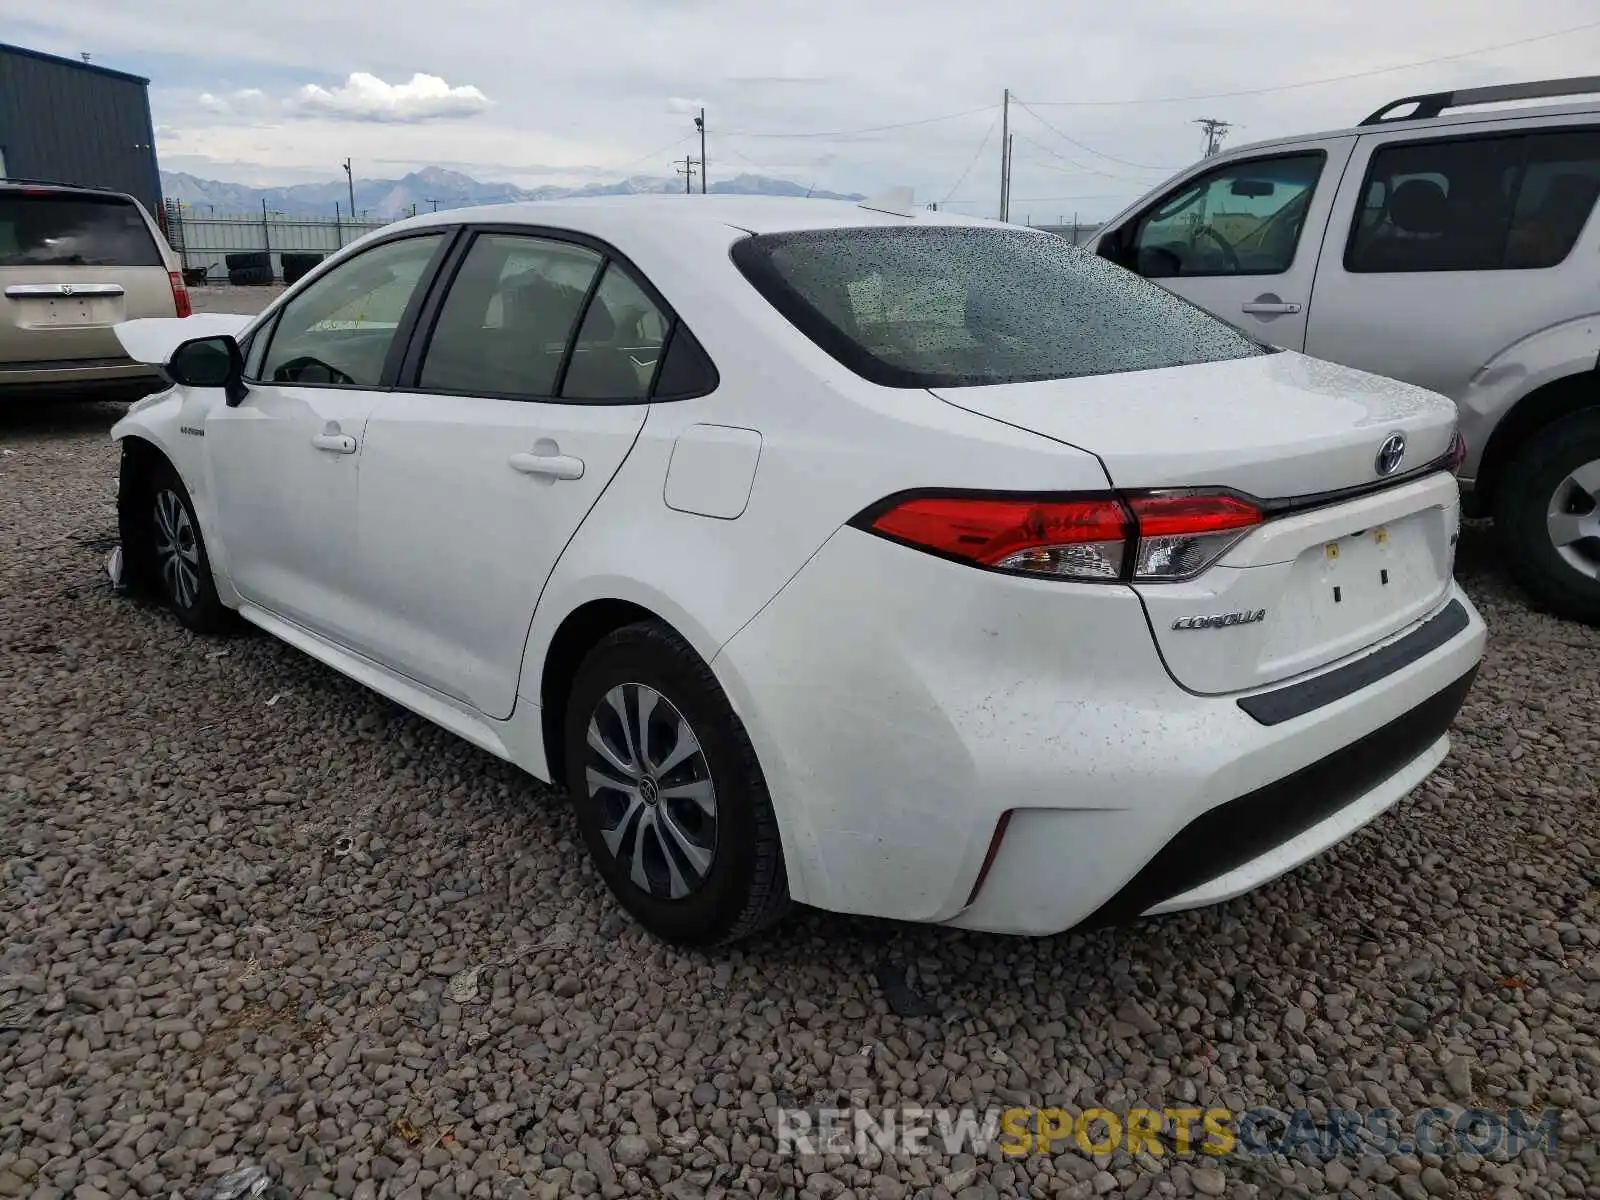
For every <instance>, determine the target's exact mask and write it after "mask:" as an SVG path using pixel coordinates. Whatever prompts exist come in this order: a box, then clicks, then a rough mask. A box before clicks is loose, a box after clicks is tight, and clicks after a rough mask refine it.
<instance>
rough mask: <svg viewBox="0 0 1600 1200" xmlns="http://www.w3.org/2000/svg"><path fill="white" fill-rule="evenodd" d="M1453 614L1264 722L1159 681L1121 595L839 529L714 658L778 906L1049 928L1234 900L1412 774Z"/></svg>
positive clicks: (1453, 665)
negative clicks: (1307, 703) (737, 724)
mask: <svg viewBox="0 0 1600 1200" xmlns="http://www.w3.org/2000/svg"><path fill="white" fill-rule="evenodd" d="M1451 605H1459V608H1460V611H1461V612H1462V613H1463V615H1464V617H1465V622H1464V624H1461V625H1459V626H1458V627H1457V628H1456V629H1455V631H1454V632H1453V633H1451V634H1450V635H1449V636H1448V637H1446V638H1445V639H1444V640H1442V641H1440V642H1438V643H1437V644H1435V645H1432V646H1431V647H1428V648H1425V649H1424V652H1423V653H1420V654H1418V655H1416V656H1412V657H1407V658H1406V660H1405V661H1403V662H1401V663H1400V665H1398V666H1396V667H1394V669H1392V670H1389V671H1387V672H1386V673H1383V674H1381V675H1380V676H1379V677H1377V678H1374V679H1372V680H1371V681H1370V682H1367V683H1366V684H1365V685H1364V686H1361V687H1360V688H1358V689H1356V690H1354V691H1347V690H1343V689H1342V688H1335V689H1333V691H1332V692H1331V693H1330V695H1332V698H1331V699H1323V700H1322V701H1321V702H1319V703H1318V705H1317V706H1316V707H1315V708H1313V709H1311V710H1309V711H1303V712H1301V713H1299V714H1298V715H1292V716H1287V717H1285V718H1283V719H1281V720H1277V721H1275V722H1274V723H1270V724H1266V723H1263V722H1262V721H1260V720H1259V719H1257V718H1256V717H1254V716H1252V715H1251V714H1250V713H1248V712H1247V711H1245V709H1243V708H1242V707H1241V706H1240V704H1239V700H1240V696H1238V695H1230V696H1197V695H1194V694H1192V693H1190V692H1187V691H1185V690H1183V689H1182V688H1180V687H1178V686H1177V685H1176V684H1175V683H1174V682H1173V681H1172V679H1171V677H1170V676H1169V675H1168V674H1167V672H1166V669H1165V668H1164V666H1163V665H1162V663H1161V660H1160V658H1159V657H1158V655H1157V654H1156V653H1155V648H1154V645H1153V642H1152V640H1151V634H1150V630H1149V627H1148V625H1147V624H1146V622H1145V620H1144V615H1143V610H1142V608H1141V607H1140V605H1139V602H1138V599H1137V597H1135V596H1134V595H1133V593H1132V592H1131V590H1129V589H1125V588H1120V587H1115V586H1111V587H1107V586H1095V585H1074V584H1067V583H1061V582H1057V581H1035V580H1028V579H1021V578H1015V577H1009V576H1000V575H996V574H993V573H989V572H983V571H976V570H972V569H969V568H966V567H961V566H956V565H953V564H951V563H948V562H944V561H941V560H939V559H935V558H933V557H931V556H928V555H924V554H920V553H918V552H916V551H913V550H908V549H904V548H902V547H898V546H891V545H888V544H886V543H884V542H883V541H882V540H881V539H877V538H873V537H871V536H870V535H868V534H864V533H861V532H859V531H856V530H843V531H841V532H840V533H839V534H838V535H836V536H835V537H834V539H832V540H831V541H830V542H829V543H828V545H827V546H825V547H824V548H823V549H822V550H821V551H819V552H818V554H817V555H816V556H815V557H814V558H813V559H812V560H811V562H810V563H809V564H808V565H807V566H806V568H805V569H804V570H802V571H801V573H800V574H799V575H798V576H797V577H796V578H795V579H794V580H793V581H792V582H791V583H790V585H789V586H788V587H787V588H786V589H784V591H783V592H782V593H780V594H779V595H778V597H776V598H775V599H774V600H773V601H772V602H771V603H770V604H769V605H768V606H767V608H766V609H765V610H763V612H762V613H761V614H760V615H759V616H758V617H757V618H756V619H755V620H754V621H752V622H751V623H750V625H749V626H747V627H746V628H745V629H744V630H742V631H741V632H740V633H739V634H738V635H737V636H736V637H734V638H733V639H732V640H731V641H730V642H729V643H728V645H727V646H726V647H724V649H723V651H722V653H721V654H719V655H718V656H717V657H716V658H715V660H714V661H713V667H714V669H715V670H716V671H717V674H718V677H719V678H720V679H721V680H722V682H723V684H724V686H725V687H726V688H727V690H728V692H729V695H730V697H731V698H732V699H733V701H734V704H735V708H736V709H737V710H738V711H739V713H740V715H741V717H742V718H743V719H744V721H745V724H746V727H747V729H748V730H749V732H750V735H751V739H752V741H753V742H754V744H755V747H756V751H757V754H758V756H759V757H760V760H761V763H762V768H763V771H764V772H765V774H766V777H767V782H768V786H769V789H770V791H771V793H772V796H773V801H774V805H775V807H776V808H777V813H778V818H779V825H780V828H781V830H782V833H783V839H784V852H785V856H786V863H787V866H788V868H789V875H790V880H791V890H792V891H793V893H794V895H795V898H796V899H798V900H801V901H803V902H806V903H809V904H813V905H816V906H818V907H823V908H829V909H835V910H840V911H847V912H857V913H864V914H871V915H875V916H883V917H891V918H896V919H902V920H913V921H932V922H943V923H948V924H951V925H957V926H961V927H964V928H970V929H979V930H987V931H994V932H1005V933H1020V934H1050V933H1056V932H1060V931H1063V930H1066V929H1070V928H1073V927H1075V926H1078V925H1080V924H1083V923H1084V922H1086V921H1119V920H1126V919H1129V918H1132V917H1137V916H1139V915H1141V914H1147V913H1154V912H1160V911H1170V910H1172V909H1176V908H1183V907H1190V906H1193V905H1196V904H1205V903H1210V902H1212V901H1214V900H1221V899H1225V898H1227V897H1228V896H1231V895H1236V894H1238V893H1240V892H1243V891H1247V890H1249V889H1250V888H1253V887H1255V886H1258V885H1259V884H1261V883H1264V882H1266V881H1267V880H1269V879H1271V878H1273V877H1274V876H1276V875H1278V874H1281V873H1282V872H1283V871H1285V870H1288V869H1290V868H1292V867H1293V866H1295V865H1297V864H1298V863H1299V862H1302V861H1304V860H1305V859H1306V858H1309V857H1311V856H1312V855H1314V854H1316V853H1318V852H1320V851H1321V850H1323V849H1325V848H1326V847H1328V846H1330V845H1333V844H1334V843H1336V842H1337V841H1339V840H1341V839H1342V838H1344V837H1345V836H1347V835H1348V834H1349V833H1351V832H1352V831H1353V830H1355V829H1356V828H1359V827H1360V825H1362V824H1364V823H1366V822H1367V821H1369V820H1371V819H1372V818H1373V817H1375V816H1376V815H1377V814H1378V813H1380V812H1382V811H1383V810H1384V809H1386V808H1388V807H1389V806H1391V805H1392V804H1394V803H1395V802H1396V801H1398V800H1399V799H1400V798H1401V797H1402V796H1404V795H1405V794H1406V792H1408V791H1409V790H1411V789H1412V788H1413V787H1415V786H1416V785H1417V784H1418V783H1420V782H1421V781H1422V780H1423V779H1424V778H1425V777H1426V776H1427V774H1428V773H1429V772H1430V771H1431V770H1432V769H1433V768H1434V767H1435V766H1437V764H1438V763H1439V761H1440V760H1441V759H1442V758H1443V757H1444V754H1445V751H1446V749H1447V747H1448V740H1447V738H1446V736H1445V732H1444V731H1445V729H1446V727H1447V726H1448V725H1449V722H1450V719H1451V717H1453V716H1454V714H1455V711H1456V709H1457V708H1458V707H1459V705H1460V703H1461V700H1462V697H1464V696H1465V694H1466V687H1467V685H1468V683H1469V682H1470V679H1471V675H1472V672H1473V671H1474V669H1475V668H1476V666H1477V664H1478V662H1479V660H1480V659H1481V657H1482V654H1483V645H1484V636H1485V635H1484V626H1483V622H1482V620H1481V619H1480V618H1479V616H1478V615H1477V613H1476V612H1475V611H1474V610H1473V608H1472V605H1471V603H1470V602H1469V601H1468V600H1467V599H1466V597H1465V596H1464V595H1463V594H1461V593H1460V591H1459V589H1456V588H1454V587H1452V589H1451V593H1450V595H1449V596H1448V597H1447V598H1446V602H1445V606H1444V607H1445V608H1448V607H1450V606H1451ZM1441 611H1442V610H1441ZM1437 615H1439V614H1438V613H1430V614H1426V615H1425V617H1426V618H1432V617H1435V616H1437ZM1425 624H1426V620H1424V621H1419V622H1417V625H1416V626H1415V627H1413V629H1412V630H1408V631H1405V633H1404V634H1402V635H1400V636H1398V637H1397V638H1395V639H1393V641H1394V642H1395V643H1398V642H1403V641H1405V640H1406V639H1407V637H1411V636H1416V634H1417V632H1418V630H1419V629H1421V628H1422V627H1424V625H1425ZM1371 653H1377V651H1367V652H1364V654H1363V655H1362V656H1356V657H1357V658H1360V657H1365V656H1366V655H1367V654H1371ZM1349 665H1350V664H1349V663H1335V664H1332V665H1331V666H1330V667H1329V668H1328V670H1327V672H1319V673H1317V675H1313V676H1312V679H1315V678H1317V677H1318V675H1321V674H1331V673H1333V672H1336V671H1338V670H1340V669H1341V668H1344V667H1348V666H1349ZM1291 686H1294V685H1291ZM1264 690H1271V689H1264ZM1007 814H1009V816H1008V815H1007ZM1002 817H1005V818H1006V823H1005V826H1004V829H1005V832H1004V836H1003V837H1002V838H1001V839H1000V841H999V843H998V845H997V846H995V847H994V848H993V853H992V857H991V845H992V843H994V841H995V834H996V830H997V829H998V828H1000V827H1001V819H1002ZM1213 826H1214V827H1215V831H1214V832H1213V831H1212V827H1213ZM986 860H988V861H990V866H989V869H988V871H987V873H985V872H984V863H985V861H986ZM980 880H981V886H979V884H980Z"/></svg>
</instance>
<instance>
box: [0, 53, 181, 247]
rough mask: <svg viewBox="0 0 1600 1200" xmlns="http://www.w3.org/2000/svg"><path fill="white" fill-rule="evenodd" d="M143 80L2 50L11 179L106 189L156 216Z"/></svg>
mask: <svg viewBox="0 0 1600 1200" xmlns="http://www.w3.org/2000/svg"><path fill="white" fill-rule="evenodd" d="M148 87H149V80H147V79H141V78H140V77H139V76H137V75H127V74H124V73H123V72H121V71H112V70H109V69H107V68H105V67H97V66H94V65H92V64H89V63H81V62H74V61H73V60H72V59H68V58H57V57H55V56H54V55H51V54H41V53H39V52H38V51H35V50H26V49H23V48H22V47H20V46H8V45H5V44H3V43H0V156H3V157H4V159H5V173H6V175H8V176H10V177H12V178H23V179H48V180H52V181H55V182H58V183H76V184H81V185H84V186H86V187H103V188H112V189H114V190H116V191H119V192H127V193H129V194H130V195H132V196H136V197H137V198H138V199H139V201H140V202H141V203H142V204H143V205H144V206H145V207H146V208H148V209H149V210H150V213H151V215H152V216H154V215H156V214H158V213H159V212H160V209H161V175H160V172H159V171H158V170H157V168H156V149H155V130H154V127H153V126H152V124H151V121H150V96H149V92H148V90H147V89H148Z"/></svg>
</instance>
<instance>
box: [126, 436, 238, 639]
mask: <svg viewBox="0 0 1600 1200" xmlns="http://www.w3.org/2000/svg"><path fill="white" fill-rule="evenodd" d="M141 491H142V493H143V494H142V495H140V496H137V497H135V498H134V499H133V504H134V505H136V506H137V507H136V508H135V510H134V512H133V513H132V514H131V515H132V516H133V519H134V520H133V522H132V523H133V524H134V526H135V528H136V530H137V536H138V537H139V539H140V540H141V541H142V543H143V544H142V545H139V546H136V547H131V548H125V549H132V550H134V551H135V553H133V554H132V555H131V557H132V558H133V559H135V560H136V561H137V562H138V564H139V566H138V568H137V569H138V572H139V575H140V581H141V582H142V583H143V585H144V587H143V589H142V590H146V591H150V592H153V594H154V595H156V596H158V597H160V599H161V600H163V601H164V602H165V603H166V605H167V607H168V608H170V609H171V610H172V611H173V613H174V614H175V615H176V616H177V618H178V620H179V621H181V622H182V623H183V624H184V625H185V626H186V627H187V628H188V629H190V630H192V631H193V632H195V633H201V634H222V633H231V632H233V631H235V630H236V629H238V627H239V624H238V620H239V619H238V616H237V615H236V614H235V613H234V612H233V610H232V609H230V608H228V607H227V606H226V605H225V604H223V603H222V600H221V598H220V597H218V595H217V586H216V583H215V581H214V580H213V579H212V576H211V558H210V556H209V555H208V554H207V553H206V545H205V538H204V537H202V536H201V533H200V521H199V519H198V518H197V517H196V516H195V512H194V502H193V501H192V500H190V499H189V491H188V489H187V488H185V487H184V486H183V481H182V480H181V479H179V478H178V473H177V472H176V471H174V470H173V469H172V467H171V466H169V465H168V464H166V463H161V464H160V465H159V466H157V467H155V468H153V469H152V470H151V472H150V474H149V476H148V477H147V485H146V487H144V488H143V489H141Z"/></svg>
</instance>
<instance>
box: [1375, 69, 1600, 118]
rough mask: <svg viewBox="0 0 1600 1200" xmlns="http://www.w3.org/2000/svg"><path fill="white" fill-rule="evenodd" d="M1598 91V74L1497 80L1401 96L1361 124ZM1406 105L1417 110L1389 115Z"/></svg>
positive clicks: (1430, 115) (1599, 85)
mask: <svg viewBox="0 0 1600 1200" xmlns="http://www.w3.org/2000/svg"><path fill="white" fill-rule="evenodd" d="M1595 92H1600V75H1575V76H1573V77H1572V78H1570V79H1540V80H1536V81H1534V82H1533V83H1497V84H1493V85H1491V86H1489V87H1477V88H1462V89H1461V90H1460V91H1455V92H1429V93H1426V94H1425V95H1421V96H1402V97H1400V99H1398V100H1391V101H1390V102H1389V103H1388V104H1385V105H1384V106H1383V107H1382V108H1380V109H1379V110H1378V111H1377V112H1375V113H1373V114H1372V115H1371V116H1370V117H1368V118H1367V119H1366V120H1365V121H1363V122H1361V124H1363V125H1382V124H1383V123H1385V122H1386V121H1426V120H1428V119H1430V118H1432V117H1437V116H1438V115H1439V114H1440V113H1442V112H1444V110H1445V109H1447V108H1462V107H1464V106H1466V105H1469V104H1499V103H1503V102H1505V101H1508V100H1544V99H1548V98H1549V97H1551V96H1583V95H1588V94H1590V93H1595ZM1407 104H1415V105H1416V106H1417V110H1416V112H1411V113H1407V114H1405V115H1404V116H1400V117H1391V116H1389V114H1390V113H1391V112H1393V111H1394V110H1395V109H1397V108H1401V107H1403V106H1404V105H1407Z"/></svg>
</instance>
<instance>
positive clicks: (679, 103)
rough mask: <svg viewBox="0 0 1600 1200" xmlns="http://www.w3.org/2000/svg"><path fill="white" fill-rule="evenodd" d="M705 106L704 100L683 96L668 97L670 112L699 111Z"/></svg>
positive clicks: (668, 109) (686, 112) (687, 112)
mask: <svg viewBox="0 0 1600 1200" xmlns="http://www.w3.org/2000/svg"><path fill="white" fill-rule="evenodd" d="M705 106H706V102H705V101H704V100H690V99H687V98H685V97H683V96H671V97H669V98H668V99H667V111H668V112H669V113H680V114H689V113H697V112H699V111H700V110H701V109H702V108H704V107H705Z"/></svg>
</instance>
